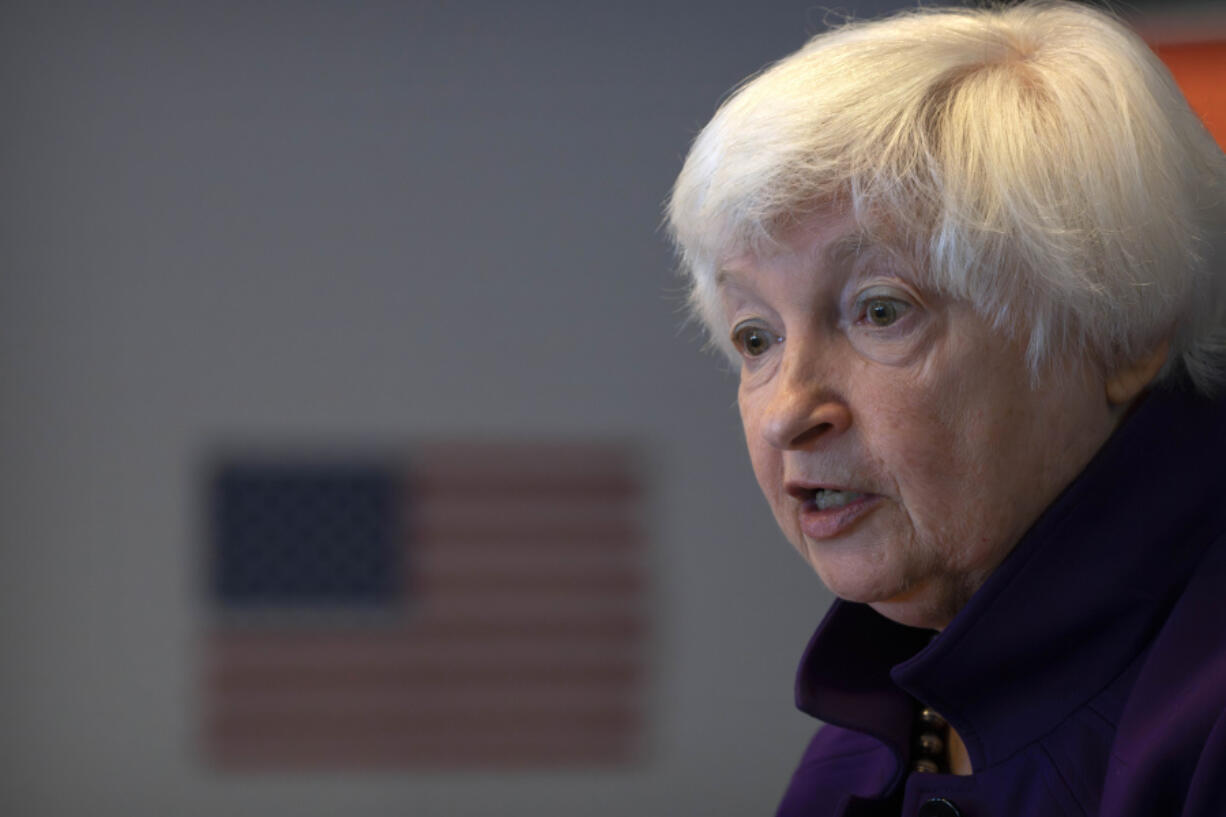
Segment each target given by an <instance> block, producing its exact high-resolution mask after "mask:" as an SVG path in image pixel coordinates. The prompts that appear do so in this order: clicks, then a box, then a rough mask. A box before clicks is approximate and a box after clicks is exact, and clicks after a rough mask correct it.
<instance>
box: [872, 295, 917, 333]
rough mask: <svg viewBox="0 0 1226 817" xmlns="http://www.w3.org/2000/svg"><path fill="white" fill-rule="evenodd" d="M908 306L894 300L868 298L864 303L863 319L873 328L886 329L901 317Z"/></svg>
mask: <svg viewBox="0 0 1226 817" xmlns="http://www.w3.org/2000/svg"><path fill="white" fill-rule="evenodd" d="M910 308H911V307H910V305H909V304H907V303H906V302H904V301H900V300H897V299H896V298H869V299H868V300H866V301H865V302H864V319H865V320H867V321H868V322H869V323H871V324H872V325H873V326H879V327H886V326H890V325H891V324H893V323H895V322H896V321H897V320H898V319H899V318H901V317H902V316H903V313H905V312H906V311H907V310H908V309H910Z"/></svg>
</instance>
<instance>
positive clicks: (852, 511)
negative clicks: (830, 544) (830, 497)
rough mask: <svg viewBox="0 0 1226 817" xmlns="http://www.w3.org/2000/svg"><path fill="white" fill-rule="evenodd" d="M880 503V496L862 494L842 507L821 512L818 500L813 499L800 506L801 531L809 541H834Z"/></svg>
mask: <svg viewBox="0 0 1226 817" xmlns="http://www.w3.org/2000/svg"><path fill="white" fill-rule="evenodd" d="M880 501H881V496H880V495H878V494H862V495H861V496H859V497H858V498H856V499H853V500H852V501H851V502H848V503H847V504H846V505H843V506H842V507H837V508H827V509H826V510H820V509H818V507H817V505H818V503H817V499H816V498H812V497H811V498H809V499H808V500H806V501H805V502H803V503H802V504H801V506H800V530H801V532H802V533H804V535H805V536H806V537H807V538H809V539H819V540H820V539H833V538H834V537H836V536H839V535H841V534H842V533H844V532H846V531H847V530H848V529H849V528H851V526H852V525H854V524H856V522H857V521H858V520H859V519H860V517H862V516H864V515H865V514H866V513H869V512H870V511H872V510H873V509H874V508H875V507H877V503H878V502H880Z"/></svg>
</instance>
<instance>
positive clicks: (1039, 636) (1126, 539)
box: [796, 389, 1226, 776]
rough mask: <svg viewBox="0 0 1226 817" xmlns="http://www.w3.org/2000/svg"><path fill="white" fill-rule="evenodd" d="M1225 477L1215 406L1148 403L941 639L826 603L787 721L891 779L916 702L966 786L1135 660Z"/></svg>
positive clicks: (1221, 417) (1216, 514) (1177, 394)
mask: <svg viewBox="0 0 1226 817" xmlns="http://www.w3.org/2000/svg"><path fill="white" fill-rule="evenodd" d="M1224 477H1226V412H1224V411H1223V406H1222V405H1221V404H1215V403H1213V402H1211V401H1209V400H1206V399H1204V398H1201V397H1198V396H1196V395H1194V394H1192V393H1190V392H1188V391H1179V390H1165V389H1164V390H1156V391H1154V392H1152V393H1151V394H1150V395H1148V397H1147V398H1145V399H1144V400H1143V402H1142V403H1141V404H1140V405H1139V406H1137V407H1136V408H1135V410H1134V412H1133V414H1132V416H1131V417H1130V418H1129V419H1128V420H1127V421H1126V422H1125V423H1124V425H1123V426H1122V427H1121V428H1119V429H1118V430H1117V431H1116V433H1115V434H1114V435H1113V436H1112V437H1111V439H1110V440H1108V441H1107V443H1106V444H1105V445H1104V446H1103V448H1102V449H1101V450H1100V451H1099V452H1098V454H1097V455H1096V456H1095V457H1094V459H1093V460H1092V461H1091V462H1090V464H1089V465H1088V466H1087V467H1086V469H1085V470H1084V471H1083V472H1082V473H1081V475H1080V476H1078V478H1077V479H1076V480H1074V481H1073V483H1072V484H1070V485H1069V486H1068V487H1067V488H1066V489H1065V491H1064V492H1063V493H1062V494H1061V495H1060V497H1059V498H1057V500H1056V501H1055V502H1054V503H1052V505H1051V506H1050V507H1049V508H1048V509H1047V510H1046V511H1045V512H1044V513H1043V514H1042V516H1040V517H1039V519H1038V520H1037V521H1036V522H1035V524H1034V525H1033V526H1032V527H1031V529H1030V530H1029V531H1028V532H1027V533H1026V535H1025V536H1024V537H1023V538H1022V539H1021V541H1020V542H1019V543H1018V544H1017V546H1016V547H1015V548H1014V549H1013V551H1012V552H1011V553H1010V555H1009V556H1008V557H1007V558H1006V559H1005V561H1004V562H1003V563H1002V564H1001V565H1000V567H998V568H997V569H996V571H995V572H994V573H993V574H992V576H990V577H989V578H988V580H987V581H986V582H985V583H984V585H983V586H982V587H981V588H980V589H979V591H978V592H976V594H975V595H974V596H973V597H972V598H971V600H970V601H969V602H968V603H967V605H966V607H964V608H963V609H962V611H961V612H960V613H959V614H958V615H957V616H956V617H955V619H954V620H953V621H952V622H951V623H950V624H949V626H948V627H946V628H945V630H944V631H942V632H941V633H940V635H939V636H937V637H935V638H933V633H932V631H928V630H916V629H913V628H909V627H904V626H902V625H900V624H896V623H894V622H892V621H889V620H887V619H885V618H884V617H882V616H880V615H878V614H877V613H875V612H873V611H872V610H871V609H870V608H868V607H867V606H866V605H862V604H853V603H848V602H842V601H839V602H835V604H834V605H833V606H832V608H831V610H830V612H829V613H828V614H827V616H826V619H825V620H824V621H823V623H822V625H821V626H820V627H819V628H818V631H817V633H816V634H815V635H814V637H813V639H812V640H811V641H810V643H809V647H808V649H807V650H806V651H805V655H804V657H803V658H802V660H801V666H800V672H799V674H798V676H797V684H796V701H797V706H799V708H800V709H802V710H803V711H805V712H807V713H809V714H811V715H813V716H814V717H816V718H819V719H821V720H823V721H826V722H828V723H834V724H836V725H841V726H845V727H849V728H852V729H856V730H858V731H862V732H866V733H868V734H870V735H873V736H875V737H878V738H879V739H881V740H882V741H884V742H885V743H886V744H887V745H888V746H890V747H891V748H892V749H893V750H894V752H895V754H896V756H897V757H898V759H899V761H900V763H899V772H898V774H899V776H901V774H902V768H903V767H904V765H905V761H906V757H907V751H908V749H907V745H908V742H909V730H910V726H911V717H910V716H911V713H912V712H913V711H914V706H915V703H914V700H919V701H921V702H923V703H924V704H925V705H928V706H931V707H934V708H935V709H936V710H937V711H939V712H940V713H941V714H942V715H944V716H945V717H946V718H947V719H948V720H949V721H950V723H951V724H952V725H953V727H954V728H955V729H956V730H957V731H958V734H959V735H960V736H961V737H962V739H963V741H964V742H965V743H966V746H967V750H968V752H969V754H970V758H971V763H972V765H973V767H974V768H975V769H976V770H979V769H982V768H986V767H988V766H992V765H995V764H996V763H999V762H1001V761H1002V760H1004V759H1006V758H1008V757H1009V756H1010V755H1012V754H1013V753H1015V752H1016V751H1017V750H1019V749H1020V748H1022V747H1023V746H1025V745H1027V744H1029V743H1031V742H1033V741H1035V740H1036V739H1038V738H1039V737H1041V736H1043V735H1044V734H1046V733H1048V732H1050V731H1051V730H1052V729H1054V728H1055V727H1056V725H1057V724H1059V723H1060V722H1061V721H1063V720H1064V719H1065V718H1066V717H1067V716H1068V715H1069V714H1071V713H1072V712H1073V711H1074V710H1076V709H1077V708H1079V707H1080V706H1082V705H1083V704H1085V703H1086V702H1087V701H1088V700H1089V699H1091V698H1092V697H1094V695H1096V694H1097V693H1098V692H1100V691H1101V690H1102V689H1103V688H1104V687H1106V686H1107V684H1108V683H1109V682H1110V681H1111V680H1112V679H1114V678H1115V677H1116V676H1118V675H1119V674H1120V673H1121V672H1123V671H1124V670H1125V669H1126V668H1127V667H1128V665H1129V664H1130V663H1131V662H1132V661H1133V660H1134V659H1135V658H1136V657H1137V656H1138V655H1139V654H1140V653H1141V652H1142V651H1143V650H1144V647H1145V645H1146V644H1147V643H1148V642H1149V640H1150V639H1151V638H1152V637H1153V635H1154V633H1155V632H1156V630H1157V628H1158V627H1159V626H1160V625H1161V623H1162V621H1163V619H1164V618H1165V615H1166V612H1167V610H1168V609H1169V608H1170V606H1171V604H1173V602H1174V599H1175V598H1176V597H1177V596H1178V593H1179V591H1180V589H1181V588H1182V587H1183V585H1184V583H1185V582H1186V581H1187V578H1188V575H1189V574H1190V573H1191V571H1192V569H1193V567H1194V566H1195V564H1196V561H1197V559H1198V558H1199V556H1200V554H1201V552H1202V551H1203V549H1204V547H1205V545H1206V543H1207V541H1208V539H1209V533H1210V532H1211V531H1212V530H1213V529H1215V528H1214V525H1215V523H1216V524H1220V523H1221V517H1222V516H1223V510H1222V509H1221V507H1220V506H1222V505H1223V504H1224V503H1223V502H1222V486H1223V484H1224ZM929 642H930V643H929Z"/></svg>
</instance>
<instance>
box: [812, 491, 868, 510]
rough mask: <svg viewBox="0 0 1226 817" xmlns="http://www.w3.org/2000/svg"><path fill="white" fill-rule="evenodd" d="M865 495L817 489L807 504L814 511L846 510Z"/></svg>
mask: <svg viewBox="0 0 1226 817" xmlns="http://www.w3.org/2000/svg"><path fill="white" fill-rule="evenodd" d="M865 496H867V494H861V493H857V492H856V491H834V490H830V489H828V488H818V489H817V490H815V491H813V492H812V496H811V497H810V498H809V500H808V503H809V504H810V505H811V506H812V507H813V508H814V509H816V510H819V511H830V510H836V509H838V508H846V507H847V506H848V505H850V504H851V503H853V502H855V501H856V500H857V499H863V498H864V497H865Z"/></svg>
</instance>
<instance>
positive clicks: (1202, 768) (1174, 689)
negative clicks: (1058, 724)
mask: <svg viewBox="0 0 1226 817" xmlns="http://www.w3.org/2000/svg"><path fill="white" fill-rule="evenodd" d="M1223 588H1226V534H1223V535H1221V536H1219V537H1218V539H1217V541H1216V542H1214V543H1213V544H1212V545H1211V546H1210V548H1209V549H1208V551H1207V552H1206V554H1205V557H1204V558H1203V559H1202V561H1201V563H1200V564H1199V565H1198V567H1197V569H1196V571H1195V573H1194V574H1193V576H1192V578H1191V580H1190V581H1189V582H1188V584H1187V585H1186V586H1185V589H1184V591H1183V593H1182V595H1181V596H1180V598H1179V599H1178V600H1177V601H1176V603H1175V605H1174V607H1173V608H1172V610H1171V614H1170V615H1169V616H1168V618H1167V620H1166V622H1165V623H1164V625H1163V627H1162V629H1161V630H1160V632H1159V633H1158V635H1157V636H1156V638H1155V639H1154V641H1153V644H1152V646H1151V647H1150V649H1149V650H1148V652H1147V653H1146V656H1145V659H1144V663H1143V665H1142V667H1141V671H1140V674H1139V675H1138V677H1137V681H1136V684H1135V685H1134V686H1133V688H1132V691H1131V693H1130V694H1129V697H1128V702H1127V704H1126V705H1125V707H1124V711H1123V713H1122V715H1121V719H1120V723H1119V728H1118V730H1117V732H1116V738H1115V745H1114V747H1113V749H1112V754H1111V759H1110V763H1109V766H1108V772H1107V779H1106V783H1105V787H1104V792H1103V808H1102V814H1103V815H1104V817H1132V815H1138V816H1139V815H1152V814H1164V815H1182V817H1210V816H1211V815H1213V816H1214V817H1220V815H1223V814H1226V775H1224V774H1223V773H1222V770H1223V769H1226V593H1223Z"/></svg>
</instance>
